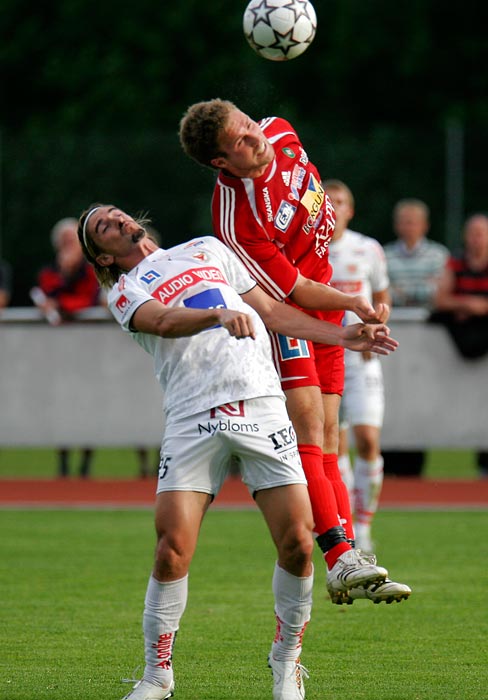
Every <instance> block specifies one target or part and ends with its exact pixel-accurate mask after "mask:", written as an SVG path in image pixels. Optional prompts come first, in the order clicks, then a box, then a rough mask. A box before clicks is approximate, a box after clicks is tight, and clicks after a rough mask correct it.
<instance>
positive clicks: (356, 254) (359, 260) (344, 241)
mask: <svg viewBox="0 0 488 700" xmlns="http://www.w3.org/2000/svg"><path fill="white" fill-rule="evenodd" d="M329 256H330V262H331V265H332V269H333V273H332V279H331V282H330V283H331V285H332V286H333V287H335V288H336V289H339V290H340V291H341V292H344V293H345V294H354V295H357V294H361V295H363V296H365V297H366V299H367V300H368V301H369V302H370V303H372V302H373V293H375V292H382V291H384V290H385V289H388V287H389V284H390V282H389V279H388V272H387V266H386V258H385V253H384V251H383V248H382V246H381V245H380V243H378V241H377V240H375V239H374V238H371V237H370V236H364V235H363V234H362V233H358V232H357V231H351V230H350V229H346V230H345V231H344V233H343V234H342V236H341V237H340V239H339V240H338V241H332V242H331V243H330V244H329ZM360 322H361V319H360V318H359V317H358V316H357V315H356V314H355V313H354V312H353V311H346V313H345V316H344V323H345V324H350V323H360ZM345 355H346V363H347V362H348V361H349V362H350V361H351V360H352V361H353V362H354V359H356V360H357V361H358V360H359V359H360V357H361V353H357V352H353V351H351V350H346V353H345Z"/></svg>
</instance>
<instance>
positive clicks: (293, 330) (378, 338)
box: [242, 286, 398, 355]
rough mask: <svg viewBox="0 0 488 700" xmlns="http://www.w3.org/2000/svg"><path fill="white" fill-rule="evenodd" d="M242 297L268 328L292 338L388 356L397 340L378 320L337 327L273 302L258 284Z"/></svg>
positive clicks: (394, 347) (395, 345) (293, 308)
mask: <svg viewBox="0 0 488 700" xmlns="http://www.w3.org/2000/svg"><path fill="white" fill-rule="evenodd" d="M242 298H243V299H244V301H245V302H246V303H247V304H249V305H250V306H252V307H253V308H254V309H255V310H256V311H257V312H258V313H259V315H260V316H261V318H262V319H263V321H264V323H265V324H266V326H267V327H268V328H269V330H271V331H277V332H278V333H282V334H283V335H287V336H289V337H292V338H304V339H306V340H312V341H314V342H316V343H325V344H327V345H340V346H341V347H345V348H348V349H349V350H356V351H358V352H364V351H368V350H369V351H370V352H376V353H379V354H381V355H388V354H389V353H390V352H393V351H394V350H396V348H397V347H398V343H397V341H396V340H394V339H393V338H390V330H389V328H388V327H387V326H385V325H384V324H381V323H380V324H376V325H369V324H363V323H357V324H353V325H351V326H336V325H335V324H333V323H328V322H327V321H320V320H319V319H317V318H313V317H312V316H309V315H308V314H306V313H304V312H303V311H300V310H299V309H296V308H295V307H293V306H289V305H288V304H285V303H282V302H278V301H275V300H274V299H272V298H271V297H270V296H269V295H268V294H266V292H264V291H263V290H262V289H261V288H260V287H258V286H256V287H254V288H253V289H252V290H251V291H250V292H247V293H246V294H243V295H242Z"/></svg>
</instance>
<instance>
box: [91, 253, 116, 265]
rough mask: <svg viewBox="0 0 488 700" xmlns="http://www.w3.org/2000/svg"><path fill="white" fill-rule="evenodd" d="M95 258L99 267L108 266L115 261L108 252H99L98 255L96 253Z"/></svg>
mask: <svg viewBox="0 0 488 700" xmlns="http://www.w3.org/2000/svg"><path fill="white" fill-rule="evenodd" d="M95 260H96V261H97V263H98V264H99V265H100V267H109V266H110V265H112V264H113V263H114V262H115V258H114V256H113V255H109V254H108V253H100V254H99V255H97V257H96V258H95Z"/></svg>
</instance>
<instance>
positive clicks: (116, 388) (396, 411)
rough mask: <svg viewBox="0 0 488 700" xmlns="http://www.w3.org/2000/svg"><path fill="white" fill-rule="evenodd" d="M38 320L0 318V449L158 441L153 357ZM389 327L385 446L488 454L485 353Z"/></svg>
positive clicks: (109, 327)
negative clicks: (468, 352)
mask: <svg viewBox="0 0 488 700" xmlns="http://www.w3.org/2000/svg"><path fill="white" fill-rule="evenodd" d="M15 318H17V319H20V320H14V319H15ZM88 318H89V317H88ZM102 318H105V317H104V316H103V315H102ZM37 319H38V317H37V316H36V314H35V313H32V311H29V313H27V311H24V312H23V313H22V312H21V310H18V313H17V314H16V313H14V310H9V313H8V314H6V313H5V312H4V313H3V314H2V315H1V316H0V397H1V405H0V445H5V446H7V445H11V446H20V445H39V446H40V445H49V446H51V445H60V444H65V445H67V446H69V445H73V446H76V445H83V444H88V445H105V446H112V445H113V446H117V445H127V446H132V447H133V446H134V445H141V446H142V445H147V446H153V445H157V444H159V443H160V440H161V433H162V430H163V410H162V400H163V398H162V394H161V391H160V388H159V384H158V383H157V382H156V379H155V378H154V375H153V369H152V358H151V357H150V356H149V355H147V354H146V353H145V352H144V351H143V350H142V349H141V348H140V347H139V346H137V345H136V343H134V341H133V340H132V339H131V338H130V337H129V336H128V335H127V334H125V333H123V332H122V331H121V330H120V329H119V328H118V326H116V324H115V322H113V321H110V320H105V321H100V320H98V321H96V320H93V318H92V319H91V320H88V321H85V322H80V323H75V324H66V325H64V326H61V327H57V328H52V327H50V326H48V325H46V324H45V323H44V322H42V321H39V320H37ZM390 326H391V329H392V335H393V336H394V337H396V338H397V339H398V340H399V341H400V344H401V345H400V348H399V350H398V351H397V352H396V353H394V354H393V355H390V356H389V357H386V358H383V359H382V363H383V368H384V373H385V380H386V389H387V392H386V393H387V395H386V403H387V410H386V419H385V426H384V430H383V440H382V444H383V446H384V447H385V448H394V447H399V448H414V447H420V448H422V447H459V448H462V447H466V448H484V449H487V448H488V411H487V409H486V404H487V401H488V357H487V358H483V359H482V360H476V361H470V362H468V361H466V360H463V359H461V358H459V356H458V355H457V353H456V351H455V349H454V347H453V345H452V343H451V341H450V339H449V337H448V336H447V335H446V333H445V331H444V329H443V328H441V327H437V326H430V325H428V324H425V323H423V322H422V321H411V320H398V321H394V320H393V321H392V322H391V323H390Z"/></svg>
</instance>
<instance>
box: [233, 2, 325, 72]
mask: <svg viewBox="0 0 488 700" xmlns="http://www.w3.org/2000/svg"><path fill="white" fill-rule="evenodd" d="M243 29H244V35H245V37H246V39H247V41H248V42H249V45H250V46H251V48H252V49H254V51H256V53H257V54H259V55H260V56H262V57H263V58H267V59H269V60H270V61H289V60H290V59H292V58H296V57H297V56H300V54H302V53H303V52H304V51H305V50H306V49H307V48H308V47H309V46H310V44H311V43H312V41H313V39H314V37H315V32H316V29H317V16H316V14H315V10H314V7H313V5H312V3H311V2H309V0H251V2H250V3H249V4H248V6H247V7H246V9H245V11H244V18H243Z"/></svg>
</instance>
